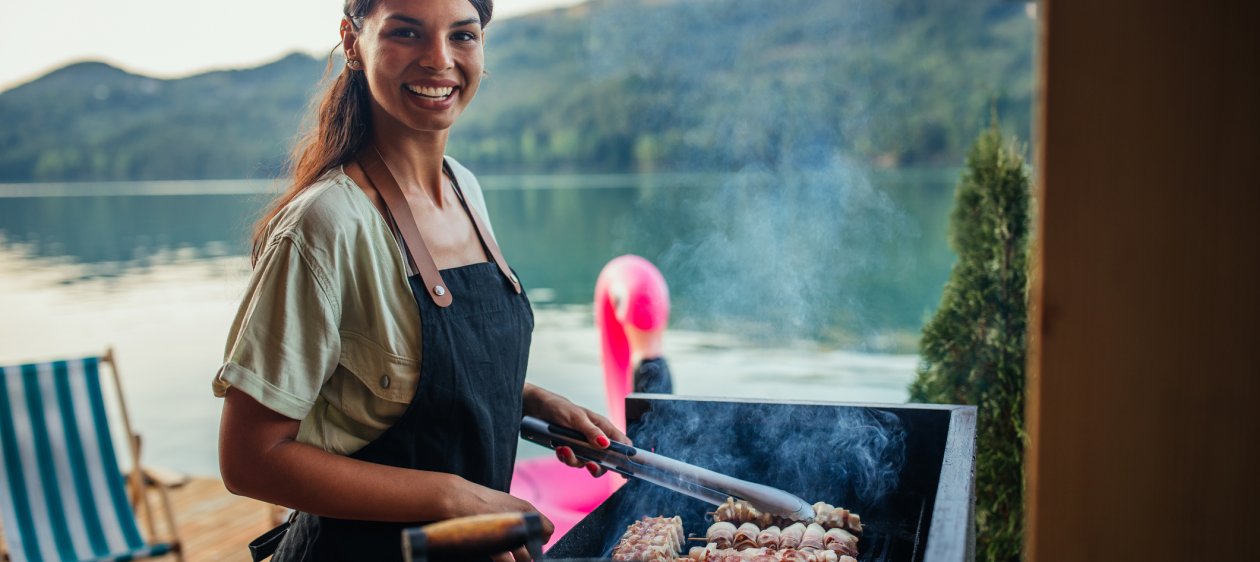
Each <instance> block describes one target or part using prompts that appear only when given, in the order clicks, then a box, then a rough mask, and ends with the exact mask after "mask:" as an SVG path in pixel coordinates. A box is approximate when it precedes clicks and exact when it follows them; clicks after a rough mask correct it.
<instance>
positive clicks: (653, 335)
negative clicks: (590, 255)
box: [595, 255, 669, 430]
mask: <svg viewBox="0 0 1260 562" xmlns="http://www.w3.org/2000/svg"><path fill="white" fill-rule="evenodd" d="M668 324H669V287H668V286H667V285H666V284H665V277H664V276H663V275H661V272H660V270H658V269H656V266H654V265H652V262H649V261H648V260H646V259H643V258H641V257H639V256H634V255H625V256H620V257H617V258H614V259H613V260H612V261H610V262H608V264H607V265H605V266H604V269H603V271H601V272H600V274H599V279H598V280H597V281H596V282H595V325H596V327H597V328H598V329H599V332H600V340H601V342H602V346H601V347H602V355H603V364H604V384H605V391H606V392H607V397H608V412H609V418H610V419H612V421H613V423H616V424H617V426H618V427H620V428H622V429H623V430H624V429H625V425H626V423H625V400H626V395H628V394H629V393H630V388H631V385H632V384H633V381H632V380H631V376H632V375H631V372H630V369H631V367H632V365H631V361H632V358H633V357H635V356H640V355H642V353H643V352H644V350H645V348H652V347H658V346H659V341H660V337H661V333H662V332H664V331H665V328H666V326H667V325H668Z"/></svg>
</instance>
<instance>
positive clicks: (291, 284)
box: [214, 236, 341, 420]
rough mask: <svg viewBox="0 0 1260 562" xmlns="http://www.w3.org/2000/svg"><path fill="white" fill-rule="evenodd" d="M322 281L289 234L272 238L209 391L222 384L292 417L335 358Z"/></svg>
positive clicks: (331, 311)
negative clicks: (212, 387)
mask: <svg viewBox="0 0 1260 562" xmlns="http://www.w3.org/2000/svg"><path fill="white" fill-rule="evenodd" d="M327 285H328V281H327V279H326V278H325V277H324V276H322V275H320V272H319V270H318V269H315V268H312V266H311V263H310V262H309V261H308V260H307V259H306V258H305V257H304V255H303V252H302V251H301V247H300V246H298V245H297V244H296V243H295V242H294V241H293V240H292V239H290V238H289V237H285V236H282V237H280V238H276V239H273V240H272V242H271V243H270V245H269V246H268V248H267V249H266V250H265V251H264V252H263V254H262V255H261V256H259V258H258V262H257V263H256V264H255V265H254V271H253V275H252V276H251V277H250V281H249V286H248V288H247V289H246V292H245V297H244V299H242V301H241V306H240V309H239V310H238V311H237V313H236V319H235V320H234V321H233V322H232V329H231V332H230V333H229V334H228V341H227V349H226V351H225V352H224V363H223V367H222V368H220V369H219V373H218V376H216V377H215V380H214V393H215V395H216V396H220V397H222V396H224V395H225V394H226V393H227V389H228V388H229V387H234V388H236V389H237V390H240V391H242V392H244V393H245V394H248V395H249V396H251V397H253V398H254V399H255V400H257V401H258V402H259V403H261V404H262V405H264V406H266V407H268V408H270V409H271V410H274V411H275V412H277V413H279V414H282V415H284V416H286V417H289V418H293V419H296V420H300V419H303V418H305V417H306V414H307V413H308V412H310V410H311V408H312V407H313V406H314V405H315V399H316V397H318V395H319V391H320V388H322V387H323V385H324V382H325V381H326V380H328V378H329V377H330V376H331V375H332V373H333V371H334V370H335V369H336V367H337V361H338V357H339V356H340V353H341V343H340V338H339V336H338V328H337V326H338V318H337V316H338V313H337V311H338V310H339V308H338V307H337V306H335V304H336V303H334V302H332V301H331V300H330V299H329V295H331V294H336V293H333V292H330V291H329V290H328V289H329V287H328V286H327Z"/></svg>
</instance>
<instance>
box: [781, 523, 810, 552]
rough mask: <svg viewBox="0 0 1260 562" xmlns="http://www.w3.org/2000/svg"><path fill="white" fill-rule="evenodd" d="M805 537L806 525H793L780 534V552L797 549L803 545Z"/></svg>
mask: <svg viewBox="0 0 1260 562" xmlns="http://www.w3.org/2000/svg"><path fill="white" fill-rule="evenodd" d="M804 535H805V524H804V523H793V524H791V525H789V526H788V527H787V528H786V529H783V531H782V532H780V533H779V550H788V549H795V548H796V547H798V546H800V544H801V537H802V536H804Z"/></svg>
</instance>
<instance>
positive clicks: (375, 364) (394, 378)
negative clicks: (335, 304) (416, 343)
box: [340, 333, 420, 406]
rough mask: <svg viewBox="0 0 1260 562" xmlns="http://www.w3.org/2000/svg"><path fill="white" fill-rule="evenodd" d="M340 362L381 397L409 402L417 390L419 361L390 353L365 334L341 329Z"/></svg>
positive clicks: (398, 402)
mask: <svg viewBox="0 0 1260 562" xmlns="http://www.w3.org/2000/svg"><path fill="white" fill-rule="evenodd" d="M340 362H341V364H342V366H344V367H345V368H346V370H348V371H350V373H351V374H353V375H354V377H355V378H356V379H358V381H359V383H360V384H362V385H363V386H364V387H366V388H367V389H368V391H369V392H371V393H372V395H374V396H376V397H377V398H379V399H381V400H385V401H388V402H393V403H397V404H408V403H410V402H411V399H412V398H413V397H414V396H415V394H416V387H417V383H419V380H420V362H419V361H416V360H413V359H407V358H405V357H399V356H397V355H394V354H392V353H389V352H387V351H385V349H384V348H383V347H381V346H380V345H379V344H377V343H375V342H372V341H370V340H367V339H365V338H363V337H362V336H358V335H355V334H346V333H342V335H341V360H340ZM364 406H367V405H364Z"/></svg>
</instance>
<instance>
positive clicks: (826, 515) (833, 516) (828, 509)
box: [814, 502, 862, 535]
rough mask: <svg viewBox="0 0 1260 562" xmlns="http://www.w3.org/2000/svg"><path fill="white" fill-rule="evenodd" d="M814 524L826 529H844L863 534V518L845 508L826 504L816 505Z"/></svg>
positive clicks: (819, 503)
mask: <svg viewBox="0 0 1260 562" xmlns="http://www.w3.org/2000/svg"><path fill="white" fill-rule="evenodd" d="M814 522H815V523H818V524H819V525H822V526H823V528H824V529H836V528H840V529H844V530H846V531H850V532H852V533H854V534H858V535H860V534H862V518H861V517H858V514H856V513H853V512H851V511H849V510H847V509H845V508H843V507H835V506H833V505H831V504H829V503H826V502H818V503H816V504H814Z"/></svg>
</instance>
